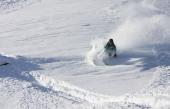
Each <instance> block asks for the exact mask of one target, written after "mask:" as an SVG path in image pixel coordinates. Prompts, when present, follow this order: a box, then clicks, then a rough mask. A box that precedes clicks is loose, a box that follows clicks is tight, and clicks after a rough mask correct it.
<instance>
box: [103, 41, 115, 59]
mask: <svg viewBox="0 0 170 109" xmlns="http://www.w3.org/2000/svg"><path fill="white" fill-rule="evenodd" d="M105 52H106V53H107V54H108V55H109V57H116V56H117V54H116V45H115V44H114V42H113V39H109V41H108V42H107V44H106V45H105Z"/></svg>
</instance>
